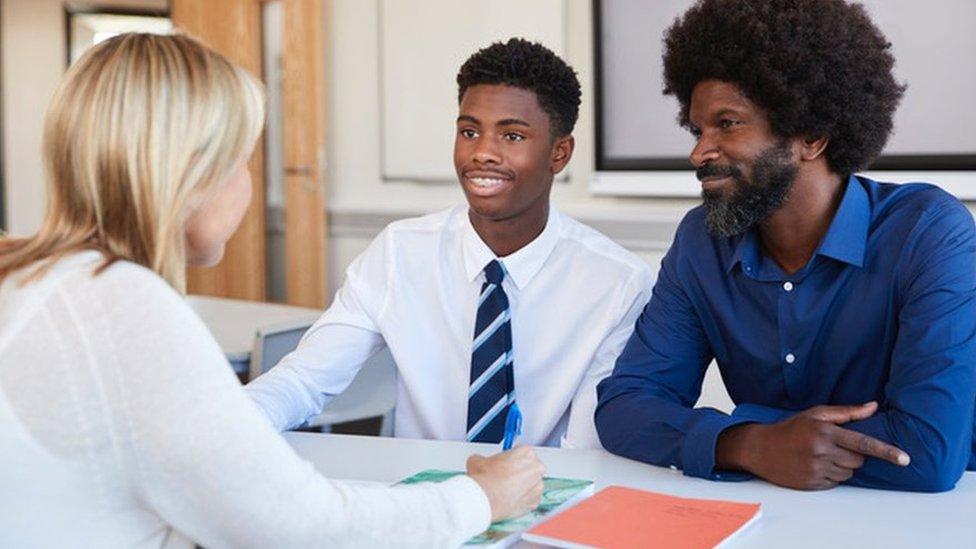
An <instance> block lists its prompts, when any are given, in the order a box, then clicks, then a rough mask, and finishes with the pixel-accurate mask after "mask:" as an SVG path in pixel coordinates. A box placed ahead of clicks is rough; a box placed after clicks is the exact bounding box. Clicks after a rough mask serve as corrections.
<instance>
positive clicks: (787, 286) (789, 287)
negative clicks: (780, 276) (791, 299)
mask: <svg viewBox="0 0 976 549" xmlns="http://www.w3.org/2000/svg"><path fill="white" fill-rule="evenodd" d="M783 289H784V290H786V291H787V292H792V291H793V283H792V282H790V281H786V282H784V283H783Z"/></svg>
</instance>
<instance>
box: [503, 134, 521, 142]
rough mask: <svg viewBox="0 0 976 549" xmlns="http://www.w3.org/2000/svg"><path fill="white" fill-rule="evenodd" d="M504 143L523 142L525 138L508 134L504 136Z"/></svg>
mask: <svg viewBox="0 0 976 549" xmlns="http://www.w3.org/2000/svg"><path fill="white" fill-rule="evenodd" d="M505 140H506V141H524V140H525V136H524V135H522V134H519V133H514V132H508V133H506V134H505Z"/></svg>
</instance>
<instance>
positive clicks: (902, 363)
mask: <svg viewBox="0 0 976 549" xmlns="http://www.w3.org/2000/svg"><path fill="white" fill-rule="evenodd" d="M713 358H714V359H715V360H716V361H717V363H718V366H719V369H720V371H721V374H722V379H723V380H724V382H725V385H726V388H727V389H728V392H729V395H730V396H731V398H732V400H733V401H734V402H735V404H736V407H735V410H734V411H733V413H732V414H731V416H730V415H727V414H724V413H721V412H719V411H717V410H714V409H710V408H698V409H695V408H693V406H694V404H695V402H696V401H697V400H698V397H699V394H700V392H701V384H702V378H703V376H704V374H705V370H706V368H707V367H708V364H709V363H710V362H711V360H712V359H713ZM598 394H599V405H598V408H597V411H596V425H597V430H598V432H599V434H600V439H601V441H602V442H603V445H604V446H605V447H606V448H607V449H608V450H610V451H611V452H614V453H616V454H620V455H622V456H625V457H629V458H633V459H638V460H641V461H645V462H648V463H653V464H657V465H664V466H676V467H680V468H681V469H683V470H684V471H685V473H686V474H689V475H693V476H700V477H707V478H714V479H718V478H728V479H734V478H744V477H745V475H743V474H741V473H739V474H736V473H729V472H723V471H716V470H715V444H716V440H717V439H718V436H719V434H720V433H721V432H722V431H723V430H725V429H727V428H729V427H731V426H733V425H737V424H740V423H746V422H759V423H772V422H776V421H780V420H782V419H785V418H787V417H789V416H790V415H791V414H794V413H796V412H799V411H802V410H805V409H807V408H810V407H813V406H816V405H821V404H833V405H841V404H862V403H865V402H869V401H872V400H876V401H878V403H879V404H880V408H879V411H878V413H876V414H875V415H874V416H872V417H870V418H868V419H865V420H861V421H854V422H851V423H847V424H845V425H843V427H844V428H846V429H851V430H854V431H858V432H860V433H864V434H867V435H870V436H872V437H874V438H877V439H879V440H882V441H885V442H888V443H890V444H893V445H895V446H897V447H899V448H901V449H903V450H905V451H906V452H907V453H908V454H909V455H910V456H911V458H912V461H911V465H909V466H908V467H905V468H902V467H898V466H896V465H893V464H891V463H888V462H885V461H883V460H879V459H874V458H868V459H867V460H866V461H865V464H864V466H863V467H861V468H860V469H858V470H857V471H855V473H854V476H853V478H851V479H850V480H849V481H848V483H849V484H853V485H859V486H868V487H875V488H890V489H902V490H922V491H940V490H948V489H950V488H952V486H954V485H955V482H956V481H957V480H958V479H959V477H960V476H961V474H962V471H963V470H964V469H965V468H966V467H967V465H968V466H969V468H976V459H974V451H973V450H974V447H973V441H974V436H973V435H974V433H973V425H974V423H973V414H974V402H976V232H974V227H973V218H972V215H971V214H970V213H969V211H968V210H967V209H966V208H965V207H964V206H963V205H962V204H961V203H960V202H959V201H958V200H956V199H955V198H954V197H952V196H951V195H949V194H948V193H945V192H944V191H942V190H940V189H938V188H937V187H934V186H932V185H926V184H905V185H893V184H887V183H877V182H875V181H871V180H870V179H866V178H863V177H851V178H850V179H849V180H848V183H847V189H846V191H845V194H844V197H843V199H842V200H841V203H840V206H839V207H838V210H837V212H836V214H835V215H834V219H833V220H832V222H831V225H830V228H829V229H828V231H827V234H826V235H825V236H824V238H823V241H822V242H821V243H820V246H819V248H818V249H817V251H816V253H815V254H814V255H813V257H812V258H811V259H810V261H809V262H808V263H807V265H806V266H804V267H803V268H802V269H800V270H799V271H798V272H796V273H794V274H792V275H788V274H786V272H784V271H783V270H782V269H781V268H780V267H779V266H778V265H777V264H776V263H775V262H774V261H773V260H772V259H770V258H768V257H765V256H764V255H763V252H762V250H761V248H760V243H759V238H758V235H757V234H756V232H755V231H750V232H747V233H746V234H745V235H742V236H738V237H732V238H720V237H713V236H710V235H709V234H708V233H707V231H706V229H705V212H704V210H703V208H701V207H699V208H696V209H694V210H692V211H691V212H689V213H688V215H687V216H686V217H685V218H684V220H683V221H682V222H681V225H680V226H679V228H678V231H677V234H676V236H675V240H674V244H673V246H672V247H671V249H670V250H669V251H668V254H667V255H666V256H665V258H664V260H663V262H662V264H661V270H660V274H659V276H658V281H657V283H656V284H655V286H654V290H653V294H652V297H651V299H650V302H648V304H647V306H646V307H645V308H644V311H643V314H642V315H641V317H640V318H639V319H638V321H637V325H636V330H635V332H634V334H633V336H632V337H631V339H630V341H629V342H628V344H627V346H626V348H625V349H624V351H623V353H622V354H621V356H620V358H619V359H618V361H617V364H616V367H615V369H614V372H613V375H612V376H611V377H609V378H607V379H605V380H604V381H603V382H601V383H600V385H599V387H598Z"/></svg>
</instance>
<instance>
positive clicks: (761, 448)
mask: <svg viewBox="0 0 976 549" xmlns="http://www.w3.org/2000/svg"><path fill="white" fill-rule="evenodd" d="M877 411H878V403H877V402H868V403H867V404H862V405H860V406H816V407H813V408H810V409H809V410H805V411H803V412H800V413H799V414H796V415H795V416H793V417H791V418H789V419H786V420H784V421H780V422H779V423H773V424H771V425H762V424H758V423H750V424H745V425H737V426H735V427H732V428H731V429H728V430H726V431H725V432H723V433H722V434H721V435H720V436H719V439H718V443H717V445H716V450H715V461H716V466H717V467H718V468H720V469H732V470H743V471H748V472H750V473H752V474H754V475H756V476H758V477H761V478H764V479H766V480H768V481H770V482H772V483H774V484H779V485H780V486H786V487H788V488H799V489H801V490H824V489H827V488H833V487H834V486H837V485H838V484H840V483H841V482H844V481H845V480H847V479H849V478H851V476H852V475H853V474H854V470H856V469H858V468H859V467H861V466H862V465H864V458H865V457H875V458H878V459H883V460H885V461H890V462H891V463H894V464H895V465H900V466H902V467H904V466H906V465H908V463H909V462H910V458H909V456H908V454H906V453H905V452H903V451H902V450H900V449H898V448H896V447H894V446H892V445H890V444H887V443H884V442H881V441H880V440H878V439H875V438H872V437H869V436H867V435H864V434H861V433H858V432H856V431H851V430H849V429H844V428H842V427H838V425H843V424H845V423H848V422H851V421H858V420H861V419H866V418H869V417H871V416H872V415H874V413H875V412H877Z"/></svg>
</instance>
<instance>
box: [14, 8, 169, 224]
mask: <svg viewBox="0 0 976 549" xmlns="http://www.w3.org/2000/svg"><path fill="white" fill-rule="evenodd" d="M80 4H81V3H77V2H76V3H73V4H72V5H80ZM89 4H94V3H92V2H89ZM97 4H98V5H99V6H105V7H109V6H121V7H129V8H144V9H165V8H166V0H105V1H100V2H97ZM64 5H65V2H63V1H61V0H3V1H2V2H0V37H2V39H3V45H2V48H0V49H2V50H3V59H2V61H0V65H2V67H3V78H2V81H3V89H2V90H0V94H2V96H3V117H2V119H3V147H4V150H3V153H4V154H3V160H4V192H5V197H4V204H5V206H6V210H7V211H6V219H7V229H8V231H9V232H10V233H11V234H15V235H29V234H31V233H33V232H34V231H36V230H37V229H38V227H40V223H41V219H42V217H43V212H44V203H45V197H44V172H43V169H42V167H41V133H42V121H43V119H44V112H45V110H46V109H47V103H48V101H49V100H50V99H51V95H53V93H54V90H55V88H56V87H57V85H58V82H60V81H61V76H62V75H63V73H64V68H65V57H66V45H65V40H66V36H65V27H64Z"/></svg>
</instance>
